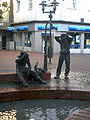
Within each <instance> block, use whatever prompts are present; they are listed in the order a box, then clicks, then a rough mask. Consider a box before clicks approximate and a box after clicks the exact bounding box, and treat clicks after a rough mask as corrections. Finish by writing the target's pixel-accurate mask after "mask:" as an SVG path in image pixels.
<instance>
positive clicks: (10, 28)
mask: <svg viewBox="0 0 90 120" xmlns="http://www.w3.org/2000/svg"><path fill="white" fill-rule="evenodd" d="M14 29H15V28H14V27H8V28H7V31H14Z"/></svg>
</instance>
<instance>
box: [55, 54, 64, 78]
mask: <svg viewBox="0 0 90 120" xmlns="http://www.w3.org/2000/svg"><path fill="white" fill-rule="evenodd" d="M63 61H64V55H63V54H61V55H60V57H59V61H58V67H57V71H56V76H55V77H54V78H55V79H58V78H59V76H60V74H61V68H62V64H63Z"/></svg>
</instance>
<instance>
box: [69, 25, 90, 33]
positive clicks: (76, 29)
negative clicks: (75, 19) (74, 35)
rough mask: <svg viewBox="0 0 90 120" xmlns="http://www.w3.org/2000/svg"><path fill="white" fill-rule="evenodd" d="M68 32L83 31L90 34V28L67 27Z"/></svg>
mask: <svg viewBox="0 0 90 120" xmlns="http://www.w3.org/2000/svg"><path fill="white" fill-rule="evenodd" d="M69 31H83V32H90V27H82V26H69Z"/></svg>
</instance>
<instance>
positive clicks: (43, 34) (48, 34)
mask: <svg viewBox="0 0 90 120" xmlns="http://www.w3.org/2000/svg"><path fill="white" fill-rule="evenodd" d="M41 35H42V36H45V33H41ZM46 35H47V36H50V33H46ZM53 35H54V33H52V36H53Z"/></svg>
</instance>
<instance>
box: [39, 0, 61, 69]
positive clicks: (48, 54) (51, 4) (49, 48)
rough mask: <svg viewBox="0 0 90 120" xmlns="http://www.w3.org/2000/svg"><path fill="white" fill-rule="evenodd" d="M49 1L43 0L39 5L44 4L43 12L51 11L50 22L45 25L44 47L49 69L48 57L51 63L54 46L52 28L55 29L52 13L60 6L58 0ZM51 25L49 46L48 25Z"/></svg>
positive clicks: (45, 63) (45, 65)
mask: <svg viewBox="0 0 90 120" xmlns="http://www.w3.org/2000/svg"><path fill="white" fill-rule="evenodd" d="M48 2H49V3H47V1H42V2H41V3H40V4H39V5H41V6H42V12H43V13H49V18H50V20H49V22H47V23H46V25H45V47H44V51H45V52H44V69H45V70H46V71H47V57H48V58H49V63H51V58H52V57H53V46H52V33H51V30H52V29H54V27H53V24H52V17H53V16H52V13H54V14H55V11H56V6H58V4H59V3H58V2H57V1H56V0H54V1H52V2H50V1H48ZM46 7H48V8H49V7H50V8H53V9H52V10H49V11H46V10H45V8H46ZM48 24H49V25H50V35H49V44H50V45H49V46H47V34H46V33H47V25H48Z"/></svg>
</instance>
